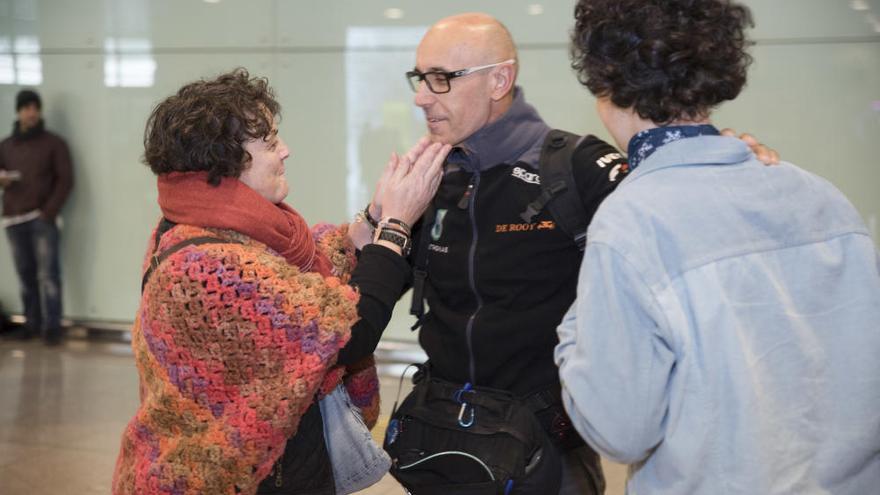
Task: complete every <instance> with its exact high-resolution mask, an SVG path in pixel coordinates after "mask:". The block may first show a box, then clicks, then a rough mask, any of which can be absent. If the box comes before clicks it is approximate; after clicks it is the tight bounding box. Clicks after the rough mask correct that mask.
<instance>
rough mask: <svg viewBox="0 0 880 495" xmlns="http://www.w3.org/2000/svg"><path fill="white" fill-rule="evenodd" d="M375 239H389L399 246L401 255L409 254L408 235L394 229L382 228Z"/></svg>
mask: <svg viewBox="0 0 880 495" xmlns="http://www.w3.org/2000/svg"><path fill="white" fill-rule="evenodd" d="M376 240H377V241H390V242H393V243H394V244H397V245H398V246H400V250H401V251H402V253H403V255H404V256H406V255H408V254H409V247H410V241H409V237H408V236H406V235H404V234H401V233H399V232H396V231H394V230H388V229H383V230H381V231H379V236H378V237H377V238H376Z"/></svg>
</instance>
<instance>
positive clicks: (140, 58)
mask: <svg viewBox="0 0 880 495" xmlns="http://www.w3.org/2000/svg"><path fill="white" fill-rule="evenodd" d="M152 48H153V45H152V43H150V40H148V39H144V38H107V39H105V40H104V85H105V86H107V87H108V88H115V87H123V88H149V87H151V86H153V82H154V81H155V75H156V61H155V59H153V55H152V53H151V51H152Z"/></svg>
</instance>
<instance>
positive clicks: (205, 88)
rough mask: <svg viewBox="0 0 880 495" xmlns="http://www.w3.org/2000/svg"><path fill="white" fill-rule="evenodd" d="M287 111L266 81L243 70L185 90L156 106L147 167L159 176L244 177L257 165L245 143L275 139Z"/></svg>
mask: <svg viewBox="0 0 880 495" xmlns="http://www.w3.org/2000/svg"><path fill="white" fill-rule="evenodd" d="M280 111H281V105H279V104H278V102H277V101H275V95H274V93H273V91H272V88H270V87H269V82H268V81H267V80H266V79H265V78H258V77H251V76H250V74H248V71H247V70H245V69H243V68H237V69H235V70H233V71H231V72H228V73H226V74H221V75H220V76H217V77H216V78H214V79H211V80H201V81H196V82H192V83H189V84H187V85H186V86H184V87H182V88H180V90H179V91H178V92H177V94H175V95H173V96H170V97H168V98H166V99H165V100H164V101H162V102H161V103H159V104H158V105H156V108H154V109H153V112H152V113H151V114H150V118H149V119H148V120H147V128H146V130H145V131H144V163H145V164H147V165H148V166H149V167H150V169H151V170H152V171H153V173H155V174H156V175H161V174H167V173H169V172H196V171H201V172H208V183H210V184H212V185H217V184H219V183H220V179H221V178H222V177H238V176H240V175H241V173H242V172H243V171H244V170H245V168H246V167H247V166H248V164H249V163H250V161H251V155H250V153H248V152H247V151H245V149H244V143H245V142H247V141H250V140H252V139H257V138H261V139H267V138H268V137H269V136H270V135H271V134H272V128H273V124H274V120H275V117H276V116H277V115H278V114H279V112H280Z"/></svg>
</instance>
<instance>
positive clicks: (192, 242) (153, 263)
mask: <svg viewBox="0 0 880 495" xmlns="http://www.w3.org/2000/svg"><path fill="white" fill-rule="evenodd" d="M175 225H177V224H175V223H174V222H172V221H171V220H168V219H166V218H163V219H162V221H161V222H160V223H159V228H157V229H156V244H155V246H154V247H153V257H152V258H151V259H150V266H149V267H147V271H145V272H144V276H143V278H142V279H141V293H143V292H144V287H146V286H147V281H149V280H150V275H152V274H153V272H154V271H155V270H156V269H157V268H159V264H160V263H162V262H163V261H165V258H167V257H169V256H171V255H172V254H174V253H176V252H178V251H180V250H181V249H183V248H185V247H187V246H197V245H199V244H218V243H219V244H241V243H240V242H239V241H236V240H232V239H221V238H219V237H210V236H202V237H193V238H191V239H186V240H184V241H180V242H178V243H177V244H175V245H173V246H171V247H170V248H168V249H166V250H164V251H162V252H161V253H158V254H157V253H156V251H158V249H159V241H160V240H161V239H162V236H163V235H165V233H166V232H168V231H169V230H171V228H172V227H174V226H175Z"/></svg>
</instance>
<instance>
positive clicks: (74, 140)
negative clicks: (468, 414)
mask: <svg viewBox="0 0 880 495" xmlns="http://www.w3.org/2000/svg"><path fill="white" fill-rule="evenodd" d="M746 3H747V4H748V5H750V6H751V7H752V9H753V13H754V14H755V18H756V23H757V27H756V29H755V30H754V31H753V32H752V38H753V39H755V40H756V41H757V45H756V46H755V47H754V49H753V55H754V56H755V64H754V66H753V67H752V69H751V72H750V79H749V85H748V87H747V89H746V90H745V92H744V93H743V94H742V96H741V97H740V98H739V99H738V100H737V101H735V102H732V103H729V104H727V105H725V106H724V107H722V108H721V109H720V110H719V111H718V112H717V113H716V115H715V122H716V123H717V124H719V125H721V126H728V127H734V128H736V129H738V130H743V131H749V132H751V133H753V134H755V135H757V136H759V137H760V138H761V140H762V141H764V142H767V143H769V144H771V145H772V146H773V147H774V148H776V149H777V150H779V151H780V152H781V153H782V155H783V157H784V158H785V159H786V160H789V161H792V162H795V163H797V164H799V165H800V166H802V167H804V168H806V169H808V170H811V171H813V172H815V173H818V174H820V175H822V176H824V177H826V178H828V179H829V180H831V181H832V182H833V183H835V184H836V185H837V186H838V187H839V188H840V189H842V190H843V191H844V192H845V193H846V194H847V195H848V196H849V198H850V199H851V200H852V201H853V203H855V205H856V207H857V208H858V209H859V211H860V212H861V213H862V214H863V215H864V217H865V220H866V222H867V223H868V225H869V227H870V228H871V230H872V233H873V235H874V238H875V240H876V239H877V228H878V227H877V218H878V216H880V197H878V194H877V186H878V184H880V180H878V179H880V172H878V169H877V166H876V165H877V162H878V160H877V158H876V156H875V154H876V152H877V148H878V146H877V143H878V141H880V0H855V1H851V0H772V1H771V0H751V1H748V2H746ZM573 4H574V2H573V1H571V0H565V1H553V2H546V3H544V4H538V5H540V7H541V9H540V10H542V12H541V13H539V14H537V15H533V14H531V13H530V12H529V11H530V9H531V10H533V11H534V10H538V8H537V7H534V6H533V5H536V0H531V1H519V0H491V1H467V2H465V1H461V0H447V1H444V2H418V1H403V0H401V1H398V2H397V3H396V4H394V5H393V6H396V7H398V8H400V9H401V10H402V11H403V16H402V17H401V18H398V19H392V18H388V17H386V16H385V15H384V13H385V10H386V8H387V7H388V6H389V5H388V4H387V2H379V1H376V0H345V1H341V0H327V1H321V2H319V1H305V0H286V1H285V0H221V1H219V2H218V3H207V2H205V1H202V0H155V1H147V0H77V1H75V2H73V1H64V0H0V116H3V118H4V119H6V120H5V122H6V123H3V122H2V121H0V124H2V126H3V128H4V129H6V127H5V126H7V125H11V122H12V120H13V118H14V106H13V103H14V95H15V93H16V91H17V90H18V89H19V88H20V87H22V86H36V87H37V88H38V90H39V91H40V92H41V93H42V94H43V97H44V113H45V118H46V121H47V125H48V127H49V128H51V129H53V130H55V131H57V132H59V133H60V134H62V135H64V136H65V137H66V138H67V139H68V141H69V143H70V145H71V148H72V152H73V157H74V162H75V167H76V181H77V182H76V188H75V191H74V193H73V195H72V197H71V199H70V201H69V203H68V205H67V206H66V208H65V210H64V212H63V216H64V232H63V236H64V237H63V249H64V256H63V265H64V278H65V280H64V289H65V293H64V301H65V308H66V311H65V312H66V314H67V316H68V317H70V318H75V319H87V320H105V321H130V320H131V319H132V317H133V315H134V312H135V310H136V306H137V301H138V289H139V277H140V275H139V270H140V263H141V257H142V255H143V250H144V248H145V242H146V239H147V237H148V235H149V232H150V229H151V228H152V227H153V225H154V223H155V221H156V219H157V218H158V215H159V212H158V208H157V206H156V203H155V201H156V192H155V186H154V183H155V182H154V179H153V177H152V175H151V174H150V173H149V171H148V170H147V168H146V167H145V166H143V165H141V164H140V163H139V158H140V155H141V152H142V141H141V140H142V133H143V127H144V122H145V120H146V117H147V115H148V114H149V111H150V109H151V107H152V106H153V105H154V104H155V103H157V102H158V101H159V100H160V99H161V98H163V97H164V96H166V95H168V94H170V93H172V92H173V91H174V90H176V89H177V88H178V87H179V86H180V85H182V84H183V83H185V82H188V81H191V80H193V79H198V78H201V77H206V76H211V75H214V74H216V73H218V72H221V71H225V70H227V69H230V68H232V67H235V66H245V67H247V68H248V69H250V71H251V72H252V73H256V74H260V75H265V76H267V77H269V79H270V81H271V83H272V84H273V86H274V87H275V89H276V91H277V93H278V96H279V99H280V101H281V103H282V105H283V120H282V123H281V134H282V135H283V137H284V138H285V140H286V141H287V142H288V143H289V144H290V145H291V147H292V150H293V154H292V157H291V158H290V159H289V160H288V161H287V165H288V177H289V180H290V182H291V183H292V192H291V194H290V196H289V198H288V201H289V202H290V203H291V204H293V205H294V206H295V207H297V208H298V209H299V210H300V211H301V212H302V213H303V214H304V215H305V216H306V218H308V219H309V220H310V221H313V222H314V221H319V220H326V221H332V222H341V221H345V220H346V219H347V218H350V215H351V214H352V213H353V212H354V211H355V209H356V208H359V207H362V205H363V204H365V203H366V201H367V199H368V198H369V194H370V190H371V185H372V183H373V181H374V180H375V179H376V178H377V176H378V173H379V171H380V170H381V168H382V166H383V165H384V163H385V161H386V159H387V156H388V153H389V152H390V151H392V150H398V151H400V150H405V149H406V148H408V146H409V144H410V143H412V142H414V140H415V139H416V138H417V137H418V136H419V135H420V134H421V133H422V132H423V131H424V126H423V123H422V120H421V114H420V111H418V110H417V109H416V108H415V107H413V105H412V94H411V92H410V90H409V89H408V87H407V86H406V83H405V81H404V78H403V76H402V73H403V72H404V71H406V70H408V69H409V68H410V67H412V65H413V62H414V51H415V46H416V44H417V42H418V39H419V37H420V36H421V34H422V33H423V32H424V30H425V29H426V27H427V26H428V25H430V24H431V23H432V22H433V21H434V20H436V19H438V18H439V17H442V16H445V15H449V14H453V13H457V12H462V11H467V10H483V11H485V12H488V13H491V14H493V15H495V16H497V17H499V18H500V19H501V20H502V21H503V22H505V23H506V24H507V26H508V27H509V28H510V30H511V31H512V33H513V35H514V37H515V39H516V40H517V42H518V44H519V48H520V56H521V67H520V70H521V72H520V74H521V75H520V83H521V84H522V86H523V87H524V88H525V89H526V95H527V97H528V99H529V100H530V101H531V102H532V103H533V104H535V105H536V106H537V107H538V108H539V109H540V110H541V112H542V113H543V116H544V117H545V118H546V119H547V121H548V122H549V123H550V124H551V125H553V126H556V127H562V128H566V129H569V130H572V131H578V132H589V133H595V134H598V135H599V136H601V137H604V138H606V139H607V138H608V136H607V134H606V133H605V131H604V129H603V128H602V126H601V123H600V122H599V120H598V119H597V118H596V117H595V115H594V110H593V108H594V101H593V99H592V97H590V96H589V95H588V94H587V92H586V91H585V90H583V89H582V88H581V87H580V86H579V85H578V84H577V82H576V80H575V78H574V76H573V75H572V73H571V71H570V69H569V68H568V58H567V32H568V30H569V29H570V26H571V24H572V22H571V10H572V6H573ZM5 132H6V131H5V130H4V132H3V134H5ZM17 290H18V289H17V282H16V279H15V275H14V271H13V267H12V263H11V259H10V254H9V248H8V245H7V243H6V240H5V237H3V240H2V241H0V301H2V304H3V305H4V307H6V308H8V309H10V310H12V311H14V312H17V311H20V302H19V300H18V295H17ZM401 306H402V305H401ZM400 313H404V311H400ZM407 323H408V318H407V317H405V315H403V314H399V315H397V316H396V317H395V320H394V322H393V324H392V328H391V329H390V330H389V333H390V336H392V337H396V338H404V339H411V338H413V335H412V334H410V333H409V332H408V331H407V330H406V327H407V326H408V325H407Z"/></svg>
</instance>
